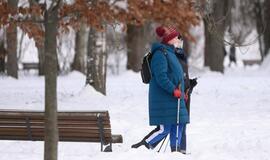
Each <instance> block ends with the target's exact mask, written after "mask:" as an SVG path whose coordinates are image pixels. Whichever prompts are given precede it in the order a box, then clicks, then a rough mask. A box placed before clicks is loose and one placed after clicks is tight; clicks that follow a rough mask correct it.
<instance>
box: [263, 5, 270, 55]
mask: <svg viewBox="0 0 270 160" xmlns="http://www.w3.org/2000/svg"><path fill="white" fill-rule="evenodd" d="M264 7H265V8H264V24H265V27H266V28H265V32H264V47H265V48H264V49H265V51H264V55H267V54H268V53H269V51H270V1H269V0H265V1H264Z"/></svg>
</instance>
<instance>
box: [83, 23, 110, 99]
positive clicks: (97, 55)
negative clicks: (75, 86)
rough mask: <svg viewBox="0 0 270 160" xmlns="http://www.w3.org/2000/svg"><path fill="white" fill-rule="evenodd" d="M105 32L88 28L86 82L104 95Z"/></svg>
mask: <svg viewBox="0 0 270 160" xmlns="http://www.w3.org/2000/svg"><path fill="white" fill-rule="evenodd" d="M107 57H108V56H107V52H106V33H104V32H98V31H96V30H95V29H94V28H91V29H90V32H89V38H88V53H87V76H86V84H89V85H91V86H93V87H94V88H95V89H96V90H97V91H99V92H101V93H102V94H104V95H106V73H107V64H106V63H107Z"/></svg>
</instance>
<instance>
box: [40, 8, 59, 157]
mask: <svg viewBox="0 0 270 160" xmlns="http://www.w3.org/2000/svg"><path fill="white" fill-rule="evenodd" d="M57 24H58V8H57V7H54V9H52V11H45V147H44V149H45V151H44V159H45V160H57V152H58V139H59V138H58V127H57V125H58V124H57V53H56V45H57V43H56V42H57V41H56V36H57Z"/></svg>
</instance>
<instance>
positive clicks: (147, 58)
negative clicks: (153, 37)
mask: <svg viewBox="0 0 270 160" xmlns="http://www.w3.org/2000/svg"><path fill="white" fill-rule="evenodd" d="M157 50H161V51H162V52H163V53H164V54H165V55H167V53H166V51H165V48H158V49H156V50H154V51H153V53H154V52H155V51H157ZM153 53H152V52H148V53H147V54H145V55H144V57H143V60H142V68H141V77H142V81H143V83H145V84H148V83H149V82H150V80H151V78H152V72H151V59H152V56H153Z"/></svg>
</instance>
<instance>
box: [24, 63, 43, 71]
mask: <svg viewBox="0 0 270 160" xmlns="http://www.w3.org/2000/svg"><path fill="white" fill-rule="evenodd" d="M22 67H23V70H31V69H33V70H38V69H39V63H22Z"/></svg>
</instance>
